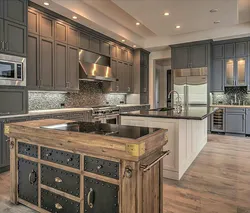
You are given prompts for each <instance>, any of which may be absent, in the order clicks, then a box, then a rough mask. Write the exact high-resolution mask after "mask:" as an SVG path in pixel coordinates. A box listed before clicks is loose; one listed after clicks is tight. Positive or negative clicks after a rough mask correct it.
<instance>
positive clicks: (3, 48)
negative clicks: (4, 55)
mask: <svg viewBox="0 0 250 213" xmlns="http://www.w3.org/2000/svg"><path fill="white" fill-rule="evenodd" d="M1 43H2V48H1V50H4V41H1Z"/></svg>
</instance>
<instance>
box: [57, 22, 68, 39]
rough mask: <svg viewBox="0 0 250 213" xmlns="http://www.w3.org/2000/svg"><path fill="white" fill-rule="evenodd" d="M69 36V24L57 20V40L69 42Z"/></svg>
mask: <svg viewBox="0 0 250 213" xmlns="http://www.w3.org/2000/svg"><path fill="white" fill-rule="evenodd" d="M67 38H68V36H67V25H66V24H65V23H63V22H60V21H56V22H55V40H56V41H59V42H62V43H67V42H68V39H67Z"/></svg>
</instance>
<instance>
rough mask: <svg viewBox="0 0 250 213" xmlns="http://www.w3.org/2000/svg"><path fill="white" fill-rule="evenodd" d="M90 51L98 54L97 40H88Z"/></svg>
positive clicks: (98, 42)
mask: <svg viewBox="0 0 250 213" xmlns="http://www.w3.org/2000/svg"><path fill="white" fill-rule="evenodd" d="M90 50H91V51H93V52H97V53H99V52H100V40H99V39H98V38H95V37H91V38H90Z"/></svg>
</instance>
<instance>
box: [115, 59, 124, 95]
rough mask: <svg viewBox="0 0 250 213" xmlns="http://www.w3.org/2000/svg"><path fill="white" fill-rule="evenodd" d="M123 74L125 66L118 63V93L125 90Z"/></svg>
mask: <svg viewBox="0 0 250 213" xmlns="http://www.w3.org/2000/svg"><path fill="white" fill-rule="evenodd" d="M123 73H124V66H123V63H122V62H121V61H118V63H117V79H118V81H117V85H116V86H117V88H116V91H117V92H122V90H123Z"/></svg>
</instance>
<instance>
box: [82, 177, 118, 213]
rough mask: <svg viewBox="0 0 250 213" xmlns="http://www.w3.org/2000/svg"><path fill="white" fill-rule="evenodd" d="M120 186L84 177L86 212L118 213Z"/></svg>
mask: <svg viewBox="0 0 250 213" xmlns="http://www.w3.org/2000/svg"><path fill="white" fill-rule="evenodd" d="M118 193H119V186H118V185H114V184H111V183H107V182H104V181H100V180H97V179H93V178H90V177H84V200H85V201H84V212H87V213H97V212H102V213H111V212H113V213H118V212H119V202H118V197H119V196H118Z"/></svg>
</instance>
